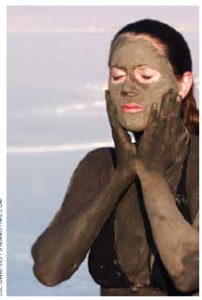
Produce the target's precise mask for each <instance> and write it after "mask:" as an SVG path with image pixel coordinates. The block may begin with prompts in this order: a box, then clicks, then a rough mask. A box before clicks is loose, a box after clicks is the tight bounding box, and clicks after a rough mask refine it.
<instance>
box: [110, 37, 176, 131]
mask: <svg viewBox="0 0 202 300" xmlns="http://www.w3.org/2000/svg"><path fill="white" fill-rule="evenodd" d="M118 40H120V42H119V41H118ZM139 66H147V67H150V68H153V69H155V70H157V71H158V72H160V74H161V76H160V78H159V80H158V81H156V82H152V83H150V84H146V83H140V82H139V81H138V80H137V79H136V78H135V77H134V74H133V72H134V70H135V69H136V68H137V67H139ZM110 67H118V68H120V69H123V70H124V71H125V72H126V79H125V81H124V82H121V83H114V82H113V80H111V78H109V91H110V94H111V98H112V101H113V102H114V103H115V105H116V107H117V114H118V120H119V122H120V124H121V125H122V126H123V127H124V128H126V129H128V130H131V131H136V132H137V131H143V130H144V128H145V126H146V124H147V121H148V117H149V113H150V110H151V106H152V104H153V103H156V105H157V107H159V106H160V103H161V100H162V97H163V95H164V94H165V93H166V92H168V90H170V89H173V90H174V91H175V92H177V91H178V85H177V81H176V78H175V76H174V74H173V71H172V67H171V65H170V64H169V61H168V59H167V57H166V56H165V55H163V54H161V53H159V50H158V49H156V47H154V45H153V44H152V42H151V41H148V40H145V39H144V38H140V37H136V38H133V39H132V40H130V39H126V38H125V39H123V37H119V38H118V39H117V44H116V47H115V48H114V50H113V51H112V53H111V58H110ZM131 102H135V103H137V104H140V105H142V106H144V110H143V111H140V112H136V113H135V114H134V113H125V112H123V111H122V108H121V106H122V105H123V104H125V103H131Z"/></svg>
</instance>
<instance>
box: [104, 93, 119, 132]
mask: <svg viewBox="0 0 202 300" xmlns="http://www.w3.org/2000/svg"><path fill="white" fill-rule="evenodd" d="M105 99H106V108H107V114H108V118H109V122H110V124H111V126H112V127H113V128H114V127H115V125H116V118H117V110H116V106H115V105H114V103H113V102H112V100H111V96H110V93H109V91H108V90H106V91H105Z"/></svg>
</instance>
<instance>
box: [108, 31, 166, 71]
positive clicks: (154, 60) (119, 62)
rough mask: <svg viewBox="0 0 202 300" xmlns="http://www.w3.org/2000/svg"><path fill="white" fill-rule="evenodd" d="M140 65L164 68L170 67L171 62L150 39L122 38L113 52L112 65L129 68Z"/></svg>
mask: <svg viewBox="0 0 202 300" xmlns="http://www.w3.org/2000/svg"><path fill="white" fill-rule="evenodd" d="M138 65H146V66H150V67H154V68H157V69H162V67H163V68H165V67H168V66H169V62H168V59H167V57H166V56H164V55H163V54H162V53H160V51H159V50H158V49H157V48H156V47H155V46H154V45H153V44H152V42H151V41H149V40H145V39H143V38H138V37H136V38H134V39H133V40H126V39H125V40H120V42H118V43H117V45H116V47H115V48H114V49H113V52H112V54H111V61H110V66H117V67H123V68H124V67H126V68H127V67H136V66H138Z"/></svg>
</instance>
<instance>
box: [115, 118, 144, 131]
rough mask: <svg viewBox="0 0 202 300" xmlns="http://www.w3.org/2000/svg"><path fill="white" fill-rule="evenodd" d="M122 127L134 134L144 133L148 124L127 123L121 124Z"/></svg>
mask: <svg viewBox="0 0 202 300" xmlns="http://www.w3.org/2000/svg"><path fill="white" fill-rule="evenodd" d="M120 123H121V125H122V126H123V127H124V128H125V129H126V130H129V131H132V132H142V131H144V130H145V127H146V124H145V123H144V122H138V124H137V123H135V122H134V123H127V122H123V121H122V122H120Z"/></svg>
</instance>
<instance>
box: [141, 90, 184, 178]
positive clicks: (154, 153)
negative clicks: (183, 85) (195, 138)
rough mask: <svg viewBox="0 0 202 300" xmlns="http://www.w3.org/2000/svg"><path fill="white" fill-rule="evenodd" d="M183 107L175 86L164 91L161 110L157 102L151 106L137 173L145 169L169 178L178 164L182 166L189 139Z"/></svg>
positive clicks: (142, 139) (142, 140)
mask: <svg viewBox="0 0 202 300" xmlns="http://www.w3.org/2000/svg"><path fill="white" fill-rule="evenodd" d="M180 111H181V103H180V101H177V95H176V93H174V92H173V91H172V90H170V91H169V92H168V93H166V94H165V95H164V97H163V99H162V102H161V107H160V110H159V112H158V109H157V107H156V105H155V104H154V105H153V106H152V108H151V112H150V116H149V120H148V124H147V126H146V128H145V131H144V134H143V136H142V138H141V140H140V145H139V148H138V153H137V158H136V170H137V174H138V173H140V172H142V171H145V170H146V171H147V172H152V173H158V174H159V175H163V176H164V177H167V179H169V178H168V177H172V176H171V175H172V174H174V173H175V171H176V168H177V169H179V168H180V166H181V165H182V163H183V162H184V159H185V156H186V153H187V145H188V141H189V134H188V131H187V129H186V127H185V125H184V124H183V120H182V118H181V116H180ZM138 175H139V174H138Z"/></svg>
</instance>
